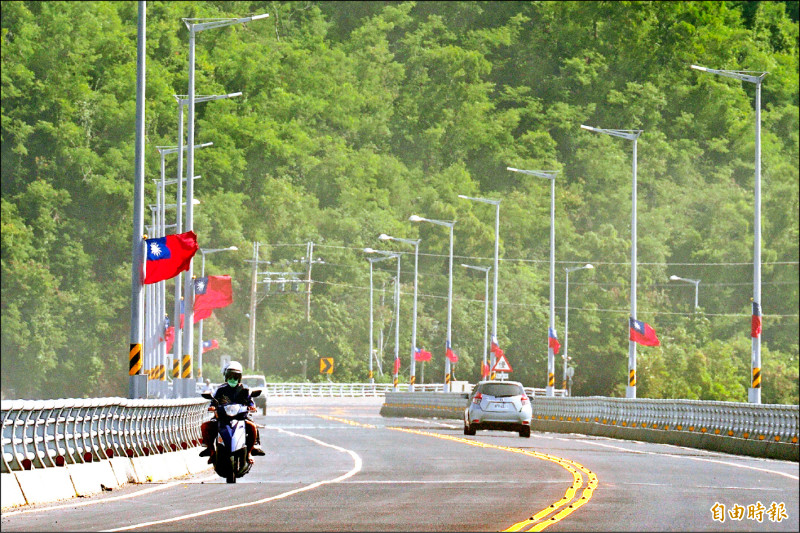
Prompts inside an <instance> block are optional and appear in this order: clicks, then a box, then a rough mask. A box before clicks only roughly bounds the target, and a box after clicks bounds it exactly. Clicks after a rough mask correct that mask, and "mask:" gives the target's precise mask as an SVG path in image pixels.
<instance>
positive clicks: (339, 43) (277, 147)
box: [0, 0, 800, 403]
mask: <svg viewBox="0 0 800 533" xmlns="http://www.w3.org/2000/svg"><path fill="white" fill-rule="evenodd" d="M264 12H267V13H269V14H270V17H269V18H268V19H266V20H259V21H254V22H252V23H248V24H244V25H234V26H229V27H226V28H221V29H215V30H210V31H205V32H202V33H200V34H199V35H198V39H197V48H196V72H195V76H196V78H195V79H196V92H197V94H222V93H229V92H234V91H241V92H242V93H243V94H242V96H241V97H239V98H233V99H229V100H223V101H216V102H208V103H203V104H198V105H197V107H196V133H195V141H196V142H198V143H202V142H209V141H210V142H213V143H214V145H213V147H211V148H207V149H203V150H198V151H197V152H196V164H195V169H196V174H198V175H201V176H202V179H200V180H197V181H196V186H195V195H196V197H197V198H198V199H200V200H201V204H200V205H199V206H198V207H197V208H196V209H195V220H194V225H195V228H194V229H195V231H196V233H197V234H198V236H199V241H200V245H201V247H204V248H216V247H226V246H230V245H236V246H237V247H238V248H239V252H238V253H226V254H218V255H212V256H209V257H208V258H207V262H206V271H207V273H212V274H222V273H228V274H231V275H232V277H233V280H234V303H233V304H232V305H231V306H229V307H227V308H224V309H221V310H217V311H215V312H214V315H213V317H212V318H210V319H208V320H207V321H206V323H205V326H204V337H205V338H206V339H210V338H216V339H218V341H219V343H220V345H221V349H219V350H217V351H213V352H208V353H206V354H205V355H204V367H205V370H204V374H205V375H206V376H209V377H212V379H215V377H214V376H216V371H215V370H214V368H215V367H216V366H217V364H218V362H219V356H220V355H221V354H229V355H231V356H232V357H234V358H237V359H240V360H242V361H246V357H247V352H248V340H249V320H248V319H247V317H246V314H247V313H249V310H250V308H249V304H250V294H251V286H250V276H251V266H252V265H251V263H248V262H247V261H246V259H252V251H251V250H252V249H253V246H252V243H253V242H254V241H258V242H260V243H261V254H260V259H262V260H269V261H271V262H272V264H271V265H270V266H269V270H271V271H276V272H277V271H287V272H296V273H297V274H296V277H298V278H301V279H305V276H306V273H307V270H306V268H307V267H308V265H307V263H304V262H302V260H303V258H304V254H305V250H306V243H307V242H309V241H313V242H314V243H315V248H314V250H315V257H316V258H320V257H321V258H324V261H325V262H324V263H317V264H315V265H314V267H313V271H312V284H311V285H310V287H309V286H307V285H306V284H305V283H300V284H298V286H297V291H293V290H292V289H291V287H289V290H288V291H277V290H276V285H275V284H272V285H269V286H270V287H271V290H270V292H267V287H268V285H267V284H265V283H259V285H258V286H257V288H256V290H257V298H258V301H259V303H258V306H257V312H256V317H257V331H256V352H257V359H256V367H257V369H258V370H260V371H263V372H264V373H266V374H268V375H269V377H270V378H271V379H276V380H277V379H280V380H300V379H310V380H324V379H326V376H322V375H320V374H319V373H318V372H317V365H318V362H317V359H318V358H319V357H323V356H325V357H333V358H334V359H335V369H336V370H335V373H334V376H333V378H334V379H336V380H340V381H364V380H366V379H367V364H368V360H369V354H368V352H369V346H368V339H369V333H368V326H369V300H368V297H369V278H368V268H367V263H366V261H365V256H364V254H363V252H362V250H363V248H364V247H367V246H371V247H375V248H382V249H392V250H397V251H399V252H402V258H401V275H400V280H399V283H400V288H401V293H402V296H401V316H400V323H399V324H397V323H395V322H394V312H393V306H392V288H393V285H392V283H393V281H392V278H393V277H394V276H395V273H396V271H395V269H396V266H395V265H394V263H392V262H386V263H380V264H377V265H376V269H375V289H376V290H375V295H376V305H375V338H376V346H377V343H378V339H382V343H381V344H380V346H379V354H378V356H379V357H380V364H381V367H382V370H383V372H382V374H381V375H378V376H377V379H378V380H379V381H380V380H382V381H388V380H390V376H388V374H389V373H390V371H391V367H392V362H393V361H392V360H393V357H394V351H395V346H394V331H396V330H395V329H394V328H398V327H399V328H400V335H401V340H400V345H399V346H398V347H397V349H398V352H399V354H400V356H401V358H402V366H401V379H403V380H407V378H408V375H409V374H408V372H409V354H410V351H411V346H410V332H411V323H412V316H411V310H412V295H413V251H412V250H411V249H410V248H411V247H409V246H407V245H405V244H402V243H392V242H388V243H384V242H381V241H378V240H377V236H378V235H379V234H381V233H388V234H391V235H394V236H397V237H404V238H414V239H416V238H419V239H421V243H420V257H419V302H418V320H417V339H418V341H417V344H418V345H419V346H422V347H425V348H426V349H428V350H430V351H431V352H432V353H433V355H434V358H433V360H432V361H431V362H429V363H427V364H426V365H425V380H426V381H427V382H431V381H440V380H441V379H442V378H443V376H444V344H445V339H446V333H447V323H446V313H447V290H448V274H449V272H448V261H447V259H448V246H449V242H448V239H449V235H448V232H447V229H446V228H443V227H441V226H434V225H432V224H412V223H410V222H408V217H409V216H410V215H411V214H418V215H421V216H424V217H426V218H431V219H439V220H456V221H457V223H456V225H455V227H454V254H455V257H454V261H453V263H454V265H455V266H454V270H453V273H452V274H453V279H454V283H453V292H454V294H453V323H452V336H453V346H454V348H455V350H456V352H457V353H458V354H459V358H460V359H459V362H458V364H457V365H455V368H454V375H455V377H456V379H466V380H470V381H475V380H476V379H478V378H479V375H480V361H481V358H482V356H483V346H482V342H483V312H484V307H483V306H484V278H483V276H479V275H478V273H476V272H474V271H469V270H467V269H464V268H461V267H460V266H458V265H459V264H460V263H469V264H480V265H486V266H488V265H491V264H492V258H493V253H494V239H495V235H494V210H493V209H492V208H490V207H489V206H485V205H482V204H477V203H474V202H467V201H464V200H460V199H458V197H457V196H458V195H459V194H465V195H469V196H478V197H485V198H496V199H501V200H502V202H501V208H500V212H501V220H500V257H501V258H502V261H501V262H500V266H499V272H500V279H499V287H498V300H499V302H498V304H499V305H498V310H497V315H498V338H499V342H500V345H501V347H502V348H503V349H504V351H505V352H506V354H507V355H508V357H509V360H510V362H511V364H512V367H513V368H514V373H513V374H512V377H513V378H515V379H519V380H520V381H522V382H524V383H525V384H526V385H528V386H535V387H543V386H544V384H545V382H546V377H547V376H546V360H547V324H548V321H549V249H550V241H549V230H550V225H549V222H550V220H549V205H550V204H549V200H550V191H549V184H548V183H547V182H546V181H545V180H541V179H538V178H534V177H530V176H524V175H521V174H516V173H511V172H508V171H506V167H507V166H514V167H519V168H526V169H551V170H558V171H559V175H558V177H557V179H556V270H555V273H554V276H555V280H556V287H555V288H556V300H555V308H556V317H555V321H556V326H557V327H556V329H557V331H558V332H559V336H560V337H561V338H562V344H563V321H564V297H565V295H564V269H565V268H566V267H570V266H574V265H577V264H584V263H586V262H590V263H592V264H594V266H595V268H594V269H593V270H587V271H582V272H580V273H576V274H575V275H574V276H573V277H571V278H570V291H571V293H570V301H569V307H570V314H569V355H570V358H571V360H570V363H569V364H570V365H572V366H573V367H574V368H575V369H576V370H575V379H574V387H573V393H574V394H578V395H614V396H621V395H624V393H625V377H626V373H627V351H628V348H627V347H628V326H627V318H628V314H629V305H630V302H629V298H630V230H631V228H630V223H631V157H632V154H631V143H630V142H627V141H623V140H621V139H615V138H611V137H608V136H604V135H596V134H593V133H590V132H586V131H583V130H581V129H580V124H588V125H592V126H597V127H601V128H614V129H616V128H619V129H642V130H643V134H642V136H641V137H640V139H639V142H638V159H637V161H638V195H637V203H638V258H639V268H638V270H637V275H638V285H637V293H638V318H639V319H642V320H645V321H647V322H648V323H649V324H651V325H652V326H653V327H654V328H655V329H656V331H657V332H658V335H659V337H660V339H661V346H659V347H641V348H640V349H639V350H638V352H639V365H638V366H639V390H638V395H639V396H640V397H651V398H697V399H704V400H712V399H713V400H729V401H746V399H747V388H748V387H749V371H750V369H749V365H750V338H749V321H750V297H751V295H752V276H753V264H752V254H753V223H754V219H753V188H754V185H753V176H754V169H753V165H754V151H755V146H754V142H755V133H754V119H755V116H754V107H753V106H754V88H753V86H752V84H743V83H741V82H738V81H735V80H731V79H728V78H721V77H717V76H712V75H708V74H703V73H698V72H697V71H694V70H691V69H690V68H689V65H691V64H701V65H706V66H708V67H712V68H725V69H736V70H739V69H741V70H756V71H768V72H769V75H768V76H767V77H766V78H765V80H764V83H763V89H762V114H761V121H762V130H761V146H762V154H761V160H762V236H763V238H762V261H763V270H762V276H763V288H762V302H761V303H762V307H763V310H764V334H763V340H762V349H763V351H762V363H763V370H762V373H763V384H764V385H763V401H764V402H775V403H797V402H798V397H799V396H800V395H799V394H798V314H797V309H798V304H799V303H800V302H799V301H798V292H799V291H798V262H799V261H800V257H799V256H800V253H799V252H798V239H800V230H799V226H800V224H799V223H798V211H799V210H800V205H798V204H799V202H798V189H799V187H798V181H799V180H798V173H799V171H798V169H799V168H800V149H798V143H799V142H800V131H799V129H800V128H798V109H799V107H800V91H799V90H798V86H799V85H800V79H799V78H800V76H799V70H800V69H799V68H798V13H797V2H778V1H770V2H740V1H720V2H639V1H633V2H627V1H626V2H609V1H597V2H549V1H547V2H505V1H503V2H483V1H481V2H465V1H456V2H438V1H436V2H410V1H409V2H402V1H399V2H395V1H393V2H311V1H307V2H306V1H304V2H278V1H268V2H265V1H250V0H248V1H244V0H237V1H234V2H219V1H203V2H200V1H198V2H148V4H147V54H148V57H147V93H146V94H147V103H146V117H145V118H146V135H147V139H146V145H147V148H146V161H145V165H146V174H147V184H146V194H147V200H146V203H155V199H156V196H155V194H156V187H155V185H154V183H153V179H155V178H158V177H159V171H160V166H159V165H160V158H159V155H158V152H157V151H156V150H155V146H172V145H175V144H177V120H178V115H179V113H178V112H179V109H178V107H177V105H176V101H175V98H174V97H173V95H182V94H185V93H186V91H187V86H188V69H187V65H188V46H187V40H188V38H187V30H186V27H185V24H184V23H183V21H182V20H181V19H183V18H193V17H239V16H246V15H248V14H256V13H264ZM136 17H137V3H136V2H132V1H128V2H101V1H97V2H7V3H4V4H3V10H2V47H0V53H1V54H2V69H0V75H2V106H1V107H2V145H1V146H0V155H1V156H2V183H1V184H0V185H1V188H2V236H1V237H2V241H1V242H2V253H1V254H0V261H1V262H2V280H1V281H2V299H1V303H0V307H1V309H2V324H3V327H2V330H1V332H0V333H1V335H2V339H1V342H2V354H3V356H2V360H1V364H2V378H1V379H2V391H3V397H26V398H46V397H59V396H70V397H80V396H86V395H97V394H100V395H125V394H126V384H127V372H126V368H127V346H128V339H129V330H128V328H129V322H130V316H129V315H130V302H129V298H130V278H131V274H130V256H131V235H130V231H131V227H132V223H131V220H132V215H133V209H132V204H133V180H132V176H133V167H134V124H135V108H136V102H135V87H136ZM185 117H186V114H184V120H185V119H186V118H185ZM184 131H185V129H184ZM176 171H177V157H176V156H174V155H170V156H167V159H166V173H167V175H168V177H170V178H171V177H174V176H175V175H176ZM184 172H185V165H184ZM167 194H168V195H170V196H169V197H170V198H172V200H171V201H172V202H174V201H175V200H174V194H175V189H174V187H170V188H168V192H167ZM306 259H307V258H306ZM197 271H198V268H197V267H196V268H195V272H197ZM259 271H261V269H259ZM672 274H677V275H679V276H682V277H688V278H693V279H700V280H701V284H700V286H699V291H700V292H699V303H700V308H699V309H697V310H695V309H693V305H692V304H693V296H694V294H693V291H694V287H692V286H691V285H687V284H680V283H675V282H670V281H668V280H669V276H670V275H672ZM263 277H264V276H263V275H260V276H259V280H262V279H263ZM490 279H491V276H490ZM168 287H171V282H168ZM308 290H310V291H311V310H310V315H309V316H308V317H307V316H306V304H307V301H308V300H307V293H306V291H308ZM167 292H168V296H167V308H168V309H170V310H171V309H172V305H173V303H172V302H171V299H172V292H171V291H169V290H168V291H167ZM490 294H491V290H490ZM490 297H491V295H490ZM490 314H491V310H490ZM173 318H174V317H173ZM561 365H562V361H561V357H557V358H556V378H557V379H556V383H557V385H558V386H560V379H561V373H562V368H563V367H562V366H561ZM195 366H196V365H195ZM251 370H255V369H251ZM421 370H422V367H421V366H420V365H418V366H417V380H418V382H419V381H420V380H421ZM376 371H377V369H376Z"/></svg>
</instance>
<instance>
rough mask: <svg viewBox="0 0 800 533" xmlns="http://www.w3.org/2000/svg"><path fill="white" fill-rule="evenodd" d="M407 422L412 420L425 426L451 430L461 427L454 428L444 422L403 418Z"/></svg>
mask: <svg viewBox="0 0 800 533" xmlns="http://www.w3.org/2000/svg"><path fill="white" fill-rule="evenodd" d="M403 418H404V419H405V420H412V421H414V422H421V423H423V424H428V425H434V426H442V427H446V428H450V429H458V427H459V426H454V425H453V424H445V423H444V422H436V421H435V420H423V419H421V418H411V417H408V416H406V417H403Z"/></svg>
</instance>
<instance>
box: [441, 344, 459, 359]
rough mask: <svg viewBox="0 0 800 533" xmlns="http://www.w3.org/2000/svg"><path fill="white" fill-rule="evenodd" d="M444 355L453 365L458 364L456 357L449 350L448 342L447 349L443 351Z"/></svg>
mask: <svg viewBox="0 0 800 533" xmlns="http://www.w3.org/2000/svg"><path fill="white" fill-rule="evenodd" d="M444 355H445V357H447V358H448V359H450V361H452V362H453V363H456V362H458V355H456V353H455V352H454V351H453V350H452V349H451V348H450V341H447V349H446V350H445V352H444Z"/></svg>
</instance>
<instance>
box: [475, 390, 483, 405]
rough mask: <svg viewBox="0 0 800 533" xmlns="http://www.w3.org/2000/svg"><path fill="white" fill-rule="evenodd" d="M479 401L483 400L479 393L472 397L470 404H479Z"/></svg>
mask: <svg viewBox="0 0 800 533" xmlns="http://www.w3.org/2000/svg"><path fill="white" fill-rule="evenodd" d="M481 400H483V394H481V393H480V392H479V393H477V394H476V395H475V396H473V397H472V403H481Z"/></svg>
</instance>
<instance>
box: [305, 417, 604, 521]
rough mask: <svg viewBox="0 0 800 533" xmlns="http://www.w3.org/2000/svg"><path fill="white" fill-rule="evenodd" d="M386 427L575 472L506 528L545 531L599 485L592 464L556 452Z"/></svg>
mask: <svg viewBox="0 0 800 533" xmlns="http://www.w3.org/2000/svg"><path fill="white" fill-rule="evenodd" d="M316 416H318V417H320V418H324V419H326V420H334V421H336V422H342V423H344V424H350V425H352V426H360V427H365V428H376V427H377V426H374V425H371V424H361V423H360V422H355V421H353V420H348V419H346V418H338V417H333V416H327V415H316ZM386 429H391V430H394V431H403V432H405V433H414V434H417V435H425V436H429V437H436V438H438V439H445V440H452V441H455V442H461V443H463V444H469V445H470V446H477V447H479V448H494V449H497V450H505V451H507V452H511V453H520V454H523V455H528V456H530V457H535V458H537V459H543V460H545V461H551V462H553V463H556V464H557V465H559V466H561V467H562V468H564V469H565V470H567V471H568V472H569V473H570V474H572V480H573V481H572V485H570V487H569V488H568V489H567V491H566V492H565V493H564V496H563V497H562V498H561V499H560V500H558V501H557V502H555V503H553V504H551V505H550V506H549V507H547V508H545V509H542V510H541V511H539V512H538V513H536V514H534V515H531V517H530V518H528V519H526V520H522V521H521V522H517V523H516V524H513V525H512V526H510V527H508V528H507V529H504V530H503V531H522V530H523V528H526V527H529V526H532V527H530V529H527V531H541V530H543V529H545V528H546V527H548V526H551V525H553V524H555V523H557V522H560V521H561V520H563V519H564V518H566V517H567V516H569V515H570V514H572V513H574V512H575V511H576V510H577V509H579V508H580V507H582V506H583V505H585V504H586V503H587V502H588V501H589V500H590V499H591V498H592V495H593V494H594V490H595V489H596V488H597V476H596V475H595V474H594V473H593V472H592V471H591V470H589V469H588V468H586V467H585V466H583V465H581V464H579V463H576V462H575V461H571V460H569V459H564V458H563V457H557V456H555V455H547V454H544V453H540V452H536V451H531V450H523V449H522V448H513V447H510V446H498V445H496V444H489V443H486V442H480V441H477V440H470V439H465V438H462V437H454V436H452V435H444V434H441V433H434V432H431V431H421V430H418V429H409V428H401V427H390V426H387V427H386ZM582 473H583V474H586V479H587V482H586V486H585V487H584V478H583V475H582ZM581 488H583V491H582V493H581V496H580V498H579V499H577V500H575V498H576V493H577V492H578V491H579V490H580V489H581ZM570 502H572V503H570ZM553 513H555V514H553ZM551 514H552V516H551V517H550V518H549V519H547V520H544V519H545V517H547V516H548V515H551ZM542 520H544V521H542Z"/></svg>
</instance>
